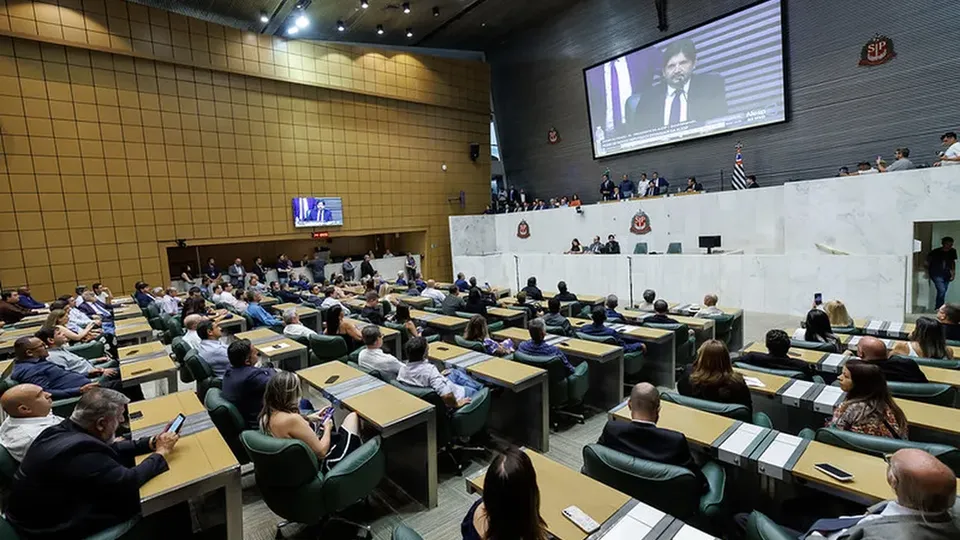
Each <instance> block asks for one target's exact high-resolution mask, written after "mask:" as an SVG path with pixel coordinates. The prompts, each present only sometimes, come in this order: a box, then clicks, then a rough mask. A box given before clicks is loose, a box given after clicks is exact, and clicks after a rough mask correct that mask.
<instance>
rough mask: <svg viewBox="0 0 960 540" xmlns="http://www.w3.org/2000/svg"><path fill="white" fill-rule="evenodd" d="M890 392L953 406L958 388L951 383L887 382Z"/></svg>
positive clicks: (904, 396) (897, 395) (908, 397)
mask: <svg viewBox="0 0 960 540" xmlns="http://www.w3.org/2000/svg"><path fill="white" fill-rule="evenodd" d="M887 388H889V389H890V393H891V394H893V395H894V396H896V397H901V398H906V399H912V400H914V401H922V402H924V403H932V404H934V405H943V406H944V407H952V406H953V404H954V402H955V401H956V399H957V389H956V388H955V387H953V386H950V385H949V384H940V383H906V382H893V381H890V382H888V383H887Z"/></svg>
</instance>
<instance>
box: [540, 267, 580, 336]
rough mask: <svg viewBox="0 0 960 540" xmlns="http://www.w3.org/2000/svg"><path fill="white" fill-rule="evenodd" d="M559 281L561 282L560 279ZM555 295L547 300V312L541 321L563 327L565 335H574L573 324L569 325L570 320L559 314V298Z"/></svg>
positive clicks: (548, 324)
mask: <svg viewBox="0 0 960 540" xmlns="http://www.w3.org/2000/svg"><path fill="white" fill-rule="evenodd" d="M561 283H563V282H562V281H561ZM557 296H560V295H557ZM557 296H554V297H553V298H551V299H550V300H547V311H548V313H547V314H546V315H544V317H543V322H544V323H546V325H547V326H556V327H558V328H561V329H563V335H565V336H567V337H575V336H576V335H577V334H576V332H575V331H574V330H573V326H571V325H570V321H568V320H567V318H566V317H564V316H563V315H561V314H560V299H559V298H557Z"/></svg>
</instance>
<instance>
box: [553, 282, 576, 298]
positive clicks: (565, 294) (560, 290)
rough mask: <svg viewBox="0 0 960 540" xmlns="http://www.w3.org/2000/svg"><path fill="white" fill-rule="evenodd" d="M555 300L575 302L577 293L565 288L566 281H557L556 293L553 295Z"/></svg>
mask: <svg viewBox="0 0 960 540" xmlns="http://www.w3.org/2000/svg"><path fill="white" fill-rule="evenodd" d="M554 298H556V299H557V300H559V301H561V302H576V301H577V295H575V294H573V293H572V292H570V291H568V290H567V282H566V281H561V282H559V283H557V295H556V296H554Z"/></svg>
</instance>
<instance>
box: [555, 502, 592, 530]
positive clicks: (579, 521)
mask: <svg viewBox="0 0 960 540" xmlns="http://www.w3.org/2000/svg"><path fill="white" fill-rule="evenodd" d="M563 517H565V518H567V519H569V520H570V521H572V522H573V524H574V525H576V526H577V527H580V529H581V530H582V531H583V532H585V533H587V534H592V533H593V532H594V531H596V530H597V529H599V528H600V524H599V523H597V521H596V520H595V519H593V518H592V517H590V516H588V515H587V514H586V512H584V511H583V510H581V509H580V508H579V507H577V506H568V507H566V508H564V509H563Z"/></svg>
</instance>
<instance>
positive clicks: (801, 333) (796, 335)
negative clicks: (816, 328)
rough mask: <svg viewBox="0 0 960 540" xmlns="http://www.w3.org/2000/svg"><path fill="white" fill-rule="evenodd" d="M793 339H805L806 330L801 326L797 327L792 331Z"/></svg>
mask: <svg viewBox="0 0 960 540" xmlns="http://www.w3.org/2000/svg"><path fill="white" fill-rule="evenodd" d="M793 339H797V340H800V341H806V339H807V331H806V330H804V329H803V328H797V329H796V330H794V331H793Z"/></svg>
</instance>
